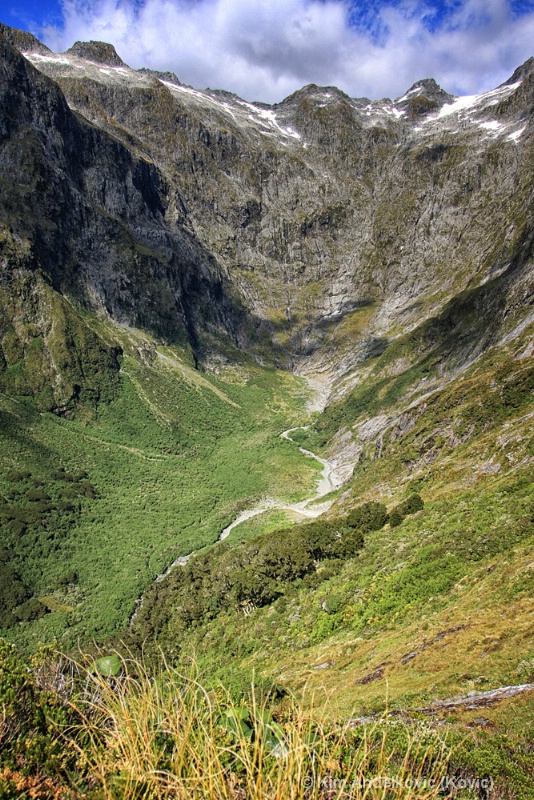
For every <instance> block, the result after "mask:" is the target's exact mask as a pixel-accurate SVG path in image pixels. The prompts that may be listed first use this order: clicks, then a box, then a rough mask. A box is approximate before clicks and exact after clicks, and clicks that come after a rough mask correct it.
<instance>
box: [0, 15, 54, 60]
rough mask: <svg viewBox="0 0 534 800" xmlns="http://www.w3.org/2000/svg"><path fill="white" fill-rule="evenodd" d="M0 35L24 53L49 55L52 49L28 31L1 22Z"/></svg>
mask: <svg viewBox="0 0 534 800" xmlns="http://www.w3.org/2000/svg"><path fill="white" fill-rule="evenodd" d="M0 36H2V37H3V38H4V39H5V40H6V41H7V42H9V44H10V45H11V46H12V47H15V48H16V49H17V50H19V51H20V52H22V53H29V52H31V53H41V54H42V55H47V54H48V53H51V52H52V51H51V50H50V49H49V48H48V47H47V46H46V45H45V44H43V43H42V42H40V41H39V39H37V37H36V36H34V35H33V34H32V33H28V31H19V30H18V29H17V28H10V27H9V25H4V23H3V22H0Z"/></svg>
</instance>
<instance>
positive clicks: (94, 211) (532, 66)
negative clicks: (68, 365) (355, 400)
mask: <svg viewBox="0 0 534 800" xmlns="http://www.w3.org/2000/svg"><path fill="white" fill-rule="evenodd" d="M0 33H2V35H3V36H2V37H0V43H1V50H2V60H3V64H4V69H3V73H2V89H1V91H2V115H1V120H2V133H1V136H2V139H1V145H0V146H1V150H0V153H1V155H0V180H2V186H3V191H2V208H1V212H0V213H1V221H2V228H3V231H4V232H3V237H4V244H3V268H4V275H5V276H9V275H12V274H13V270H15V269H18V270H19V271H20V269H21V268H22V267H24V268H25V269H27V270H28V274H31V275H32V276H33V277H32V280H35V276H36V275H37V274H42V275H43V276H44V279H45V281H48V282H49V285H50V286H51V287H52V288H53V290H55V291H56V292H57V293H58V294H59V296H60V297H61V298H71V299H73V298H74V299H75V300H76V301H77V302H79V303H81V305H82V307H86V308H87V307H89V308H92V309H97V310H98V311H99V312H100V313H102V314H104V315H109V316H110V317H111V318H113V319H114V320H116V321H117V322H119V323H123V324H127V325H135V326H139V327H144V328H146V329H148V330H151V331H152V332H154V333H155V334H156V335H159V336H166V337H169V338H172V339H173V340H175V341H182V342H184V343H188V345H189V346H190V348H191V349H192V352H193V353H194V357H195V359H197V360H198V359H200V360H204V361H207V362H209V357H210V354H211V353H213V352H214V350H216V349H217V348H218V347H219V349H220V344H219V345H217V343H216V342H217V341H219V342H226V343H227V344H228V345H231V346H232V347H236V346H237V347H239V348H241V349H245V350H246V351H247V352H249V353H251V354H254V355H255V356H256V357H257V358H262V359H266V360H268V361H274V362H275V363H277V364H279V365H281V366H289V367H290V368H292V369H295V370H297V371H304V372H308V373H311V372H323V373H325V374H327V375H332V374H334V375H337V376H339V375H340V374H342V373H344V372H347V371H349V370H351V369H353V368H355V367H357V365H358V364H360V363H362V362H365V360H366V359H368V358H369V357H371V356H373V355H377V354H379V353H380V352H382V351H383V350H384V348H385V347H386V346H387V345H388V343H390V342H391V341H393V340H394V339H396V338H397V337H398V336H399V335H400V334H403V333H406V332H407V331H409V330H411V329H413V328H415V327H417V326H418V325H420V324H421V323H422V322H423V321H424V320H425V319H436V320H439V318H440V315H443V314H445V316H447V314H448V310H447V309H448V304H449V303H450V302H451V301H453V299H454V298H458V297H460V298H461V297H462V293H464V292H466V291H468V292H474V291H477V287H483V286H484V285H485V284H486V283H487V282H488V281H494V280H496V279H497V278H498V277H499V276H501V275H502V276H505V280H506V286H507V288H506V296H507V313H506V314H502V315H501V316H499V314H497V315H496V316H495V315H491V322H492V323H493V324H498V325H499V326H501V327H502V328H503V333H504V332H505V330H506V329H507V325H509V322H510V320H508V322H506V321H505V317H508V309H514V313H513V314H512V316H513V320H514V324H515V325H517V324H519V323H520V322H521V319H523V318H525V316H526V315H527V314H528V313H529V303H530V302H531V296H530V294H529V290H528V286H529V285H530V279H529V275H530V268H531V263H532V261H531V260H532V230H533V225H532V221H533V220H532V217H533V204H532V192H533V184H532V162H533V136H532V133H533V128H534V124H533V86H534V59H530V60H529V61H527V62H526V63H525V64H524V65H523V66H522V67H520V68H519V69H518V70H517V71H516V73H515V74H514V75H513V76H512V77H511V78H510V80H509V81H507V82H506V83H504V84H503V85H502V86H500V87H498V88H497V89H495V90H493V91H491V92H487V93H485V94H482V95H479V96H473V97H467V98H465V97H464V98H455V97H453V96H451V95H450V94H448V93H447V92H446V91H444V90H443V89H441V88H440V87H439V86H438V85H437V84H436V83H435V81H433V80H431V79H425V80H421V81H419V82H418V83H416V84H414V86H413V87H411V88H410V89H409V90H408V91H407V92H406V94H405V95H404V96H402V97H399V98H397V99H396V100H394V101H392V100H389V99H385V100H381V101H378V102H372V101H369V100H367V99H352V98H349V97H348V96H346V95H345V94H343V93H342V92H340V91H339V90H338V89H336V88H335V87H326V88H325V87H318V86H315V85H310V86H306V87H304V88H303V89H301V90H300V91H298V92H296V93H295V94H293V95H291V96H290V97H288V98H287V99H285V100H284V101H283V102H281V103H279V104H276V105H273V106H267V105H265V104H261V103H247V102H245V101H243V100H241V99H240V98H238V97H236V96H235V95H232V94H229V93H227V92H224V91H213V90H205V91H198V90H196V89H193V88H191V87H189V86H184V85H183V84H182V83H181V82H180V81H179V80H178V78H177V77H176V76H174V75H172V74H169V73H165V74H162V73H156V72H153V71H149V70H138V71H136V70H132V69H130V68H129V67H128V66H127V65H126V64H124V62H123V61H122V60H121V59H120V57H119V56H118V55H117V53H116V52H115V50H114V48H113V47H111V46H110V45H106V44H103V43H99V42H90V43H79V42H78V43H76V44H75V45H74V46H73V47H72V48H71V49H70V50H69V51H68V52H67V53H63V54H60V55H56V54H54V53H52V52H50V51H49V50H48V49H47V48H45V47H44V46H43V45H42V44H40V43H39V42H37V40H35V39H34V38H33V37H31V36H30V35H28V34H21V33H20V32H14V31H12V30H11V29H9V28H6V27H2V29H1V30H0ZM16 48H18V50H17V49H16ZM6 279H7V278H5V277H4V279H3V280H4V282H5V280H6ZM503 280H504V278H503ZM526 287H527V288H526ZM27 291H30V292H31V291H32V290H31V289H28V290H27ZM481 292H482V294H481V295H480V296H483V295H484V291H483V290H482V289H481ZM484 296H491V293H489V294H488V292H486V293H485V295H484ZM499 296H500V295H499ZM529 297H530V299H529ZM485 307H488V308H489V306H485ZM19 317H20V315H19ZM11 318H12V319H18V317H17V315H16V314H15V316H14V315H13V313H12V314H11ZM17 324H18V328H17ZM21 324H22V323H21V319H19V322H18V323H15V322H14V323H13V326H14V328H15V329H16V331H17V332H16V338H17V341H18V342H19V345H18V347H19V350H24V348H26V349H27V348H28V346H29V342H28V341H26V342H25V341H24V336H23V334H22V333H21V330H20V327H21ZM43 324H45V323H43ZM41 328H42V325H41ZM437 329H439V325H437V324H436V330H437ZM10 330H11V329H10ZM42 333H43V331H41V332H40V334H39V335H41V334H42ZM44 333H45V337H44V338H45V340H46V331H44ZM5 335H6V334H5V332H4V337H5ZM10 335H11V336H12V337H13V336H15V334H13V332H11V333H10ZM45 344H46V341H45ZM3 350H4V361H5V362H6V363H7V364H8V365H9V364H10V363H11V361H12V358H13V357H12V356H9V353H7V354H6V348H5V347H3ZM19 355H20V353H19ZM110 357H111V356H110ZM10 359H11V361H10Z"/></svg>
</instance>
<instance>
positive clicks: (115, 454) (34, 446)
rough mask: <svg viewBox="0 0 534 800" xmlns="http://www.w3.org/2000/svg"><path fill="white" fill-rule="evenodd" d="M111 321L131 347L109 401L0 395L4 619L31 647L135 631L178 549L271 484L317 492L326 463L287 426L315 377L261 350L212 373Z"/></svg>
mask: <svg viewBox="0 0 534 800" xmlns="http://www.w3.org/2000/svg"><path fill="white" fill-rule="evenodd" d="M100 333H101V335H102V337H103V338H104V339H106V338H109V339H113V337H114V340H115V341H116V342H118V344H117V346H118V345H119V344H120V346H121V347H122V348H123V349H124V351H125V355H124V358H123V364H122V372H121V375H120V391H119V392H118V394H117V396H116V397H115V399H113V400H112V401H111V402H109V403H102V402H101V403H100V404H99V406H98V409H97V412H96V414H95V413H94V411H91V413H86V410H85V408H84V407H83V406H81V407H80V408H79V410H78V412H77V413H76V415H75V416H74V417H73V418H71V419H64V418H61V417H58V416H57V415H55V414H50V413H46V412H44V413H43V412H39V411H38V410H37V409H36V408H35V405H34V403H33V401H32V400H31V399H30V398H23V397H18V398H17V397H11V398H8V397H6V396H5V395H1V394H0V498H3V500H1V501H0V536H1V540H0V548H1V549H2V550H3V551H6V552H5V553H4V555H3V557H2V559H1V561H0V569H2V570H6V572H5V575H6V580H3V581H2V584H1V585H2V592H3V593H4V594H5V595H6V596H4V594H3V595H2V598H1V603H2V611H1V613H2V615H7V616H3V617H2V629H3V631H4V632H5V633H7V632H8V628H9V636H10V638H12V639H14V640H16V641H17V642H19V643H20V644H22V645H24V646H27V647H28V648H29V649H32V648H34V647H35V644H36V642H38V641H49V640H50V639H51V638H53V637H60V636H63V635H64V634H65V636H66V638H65V639H64V640H63V641H64V642H65V643H66V644H75V643H76V642H77V641H78V640H79V639H82V640H84V641H86V640H88V639H90V638H91V637H93V636H95V635H98V636H105V635H107V634H109V633H112V632H115V633H118V632H119V631H121V630H123V629H124V627H125V626H126V624H127V621H128V617H129V616H130V615H131V614H132V612H133V610H134V608H135V601H136V600H137V599H138V598H139V596H140V595H141V594H142V593H143V591H144V590H145V588H146V586H147V585H148V584H149V583H150V582H151V581H152V580H153V579H154V577H155V576H156V575H157V574H158V573H160V572H163V571H164V570H165V568H166V567H167V566H168V565H169V564H170V563H172V562H173V561H174V559H175V558H176V557H177V556H181V555H185V554H187V553H189V552H191V551H193V550H197V549H200V548H202V547H205V546H207V545H210V544H212V543H213V542H215V541H216V539H217V538H218V536H219V533H220V531H221V530H222V529H223V528H224V527H225V525H228V524H229V523H230V522H231V520H232V519H233V518H234V516H235V515H236V514H237V513H239V511H240V510H241V509H242V508H243V507H246V506H248V505H250V504H252V503H254V502H257V501H258V500H259V499H260V498H261V497H262V496H264V495H270V496H274V497H280V498H286V499H287V500H290V501H296V500H300V499H301V498H303V497H305V496H307V495H308V494H310V492H311V490H312V487H313V483H314V480H315V477H316V475H317V464H316V462H314V461H312V460H311V459H307V458H305V457H304V456H302V455H301V454H300V453H299V452H298V450H297V448H296V447H295V446H294V444H292V443H291V442H288V441H285V440H283V439H281V438H280V437H279V433H280V431H281V430H282V429H283V428H284V427H287V424H288V420H289V421H292V420H294V421H295V422H298V419H299V418H298V415H299V414H300V413H302V412H301V409H302V405H303V399H304V397H305V390H304V387H303V386H302V382H300V381H298V380H297V379H293V378H291V377H289V376H287V375H285V374H283V373H278V372H276V371H275V370H268V369H262V368H260V367H257V366H255V365H252V364H250V363H249V362H248V361H247V360H243V361H242V363H239V362H238V363H236V364H234V365H232V366H228V368H225V367H224V365H223V367H222V368H221V369H220V370H219V374H220V377H217V376H215V375H213V374H212V375H209V374H202V373H200V372H198V371H196V370H194V369H191V367H190V366H188V364H187V362H186V361H185V360H184V359H183V358H182V357H181V354H179V353H177V352H176V351H175V350H173V349H172V348H161V349H160V350H159V351H158V350H156V348H155V346H154V344H153V343H152V342H151V341H149V340H147V339H146V337H144V336H143V335H141V334H137V333H136V332H134V331H129V332H128V336H127V337H126V336H124V338H123V339H117V336H119V334H120V335H122V333H121V332H120V331H119V332H117V331H116V330H115V329H110V330H108V329H107V328H105V327H103V328H102V329H101V331H100ZM132 342H133V343H134V344H132ZM139 353H141V355H142V358H141V357H140V356H139ZM7 570H9V573H8V572H7ZM17 576H18V577H17ZM5 587H7V588H5ZM31 597H32V598H36V600H35V601H34V602H32V604H31V605H30V606H25V607H24V608H21V609H20V611H17V616H16V617H15V615H14V614H13V613H12V612H13V610H14V609H15V608H18V607H19V606H21V604H22V603H25V602H26V601H27V600H28V599H29V598H31ZM36 602H40V604H41V607H42V609H39V607H38V606H37V605H36ZM38 611H45V612H46V611H48V612H50V613H46V614H44V615H43V616H41V617H39V618H38V619H33V617H35V616H37V612H38ZM14 623H16V624H14Z"/></svg>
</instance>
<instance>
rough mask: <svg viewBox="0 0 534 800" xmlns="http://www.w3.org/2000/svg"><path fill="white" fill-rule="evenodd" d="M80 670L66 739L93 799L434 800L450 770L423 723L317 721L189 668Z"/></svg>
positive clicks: (130, 663)
mask: <svg viewBox="0 0 534 800" xmlns="http://www.w3.org/2000/svg"><path fill="white" fill-rule="evenodd" d="M86 674H87V679H86V683H85V689H84V692H83V696H82V697H80V698H78V700H76V701H74V700H73V701H72V704H73V708H74V709H75V711H76V713H77V715H78V716H79V718H80V719H81V723H80V726H79V728H78V729H74V733H73V734H72V733H71V734H70V736H71V742H70V743H71V744H72V738H73V741H74V744H75V746H76V747H77V748H78V750H79V754H80V763H81V764H83V772H85V774H86V775H87V776H88V781H89V785H92V786H93V790H92V791H93V793H94V794H91V795H90V796H95V797H102V798H106V800H108V799H109V800H117V799H118V798H121V800H134V798H135V800H138V798H146V800H148V799H149V798H150V800H152V799H153V800H156V799H157V800H159V799H160V798H162V799H163V798H165V799H167V798H173V799H176V798H177V799H181V798H184V800H185V798H199V800H200V799H202V800H205V799H206V798H210V800H211V798H213V800H219V798H220V799H221V800H223V799H224V800H234V799H235V800H247V799H248V798H265V800H289V799H291V800H293V799H294V800H298V798H306V799H308V798H309V800H313V798H317V799H319V798H329V800H337V799H338V798H339V799H340V800H341V798H349V797H350V798H353V799H354V800H360V798H361V800H363V799H364V798H368V799H369V800H371V799H372V798H385V797H388V798H403V800H412V798H413V799H414V800H415V798H418V800H431V799H432V798H437V797H438V796H439V791H440V790H439V786H440V782H441V780H442V779H443V778H444V776H446V774H447V763H448V759H449V757H450V752H449V748H448V746H447V744H446V742H445V741H443V740H442V739H441V738H440V737H439V736H438V735H437V733H436V732H432V731H430V730H429V729H428V728H427V727H426V728H424V727H422V726H419V727H418V726H415V725H414V726H413V727H411V728H408V727H406V726H405V725H404V724H403V723H401V722H400V721H399V722H393V721H389V720H388V719H387V718H383V719H379V720H376V721H374V722H372V723H371V724H369V725H361V726H357V727H350V725H348V724H344V725H338V726H336V725H331V724H330V725H326V724H325V725H322V724H321V723H320V722H318V721H316V720H315V721H314V720H312V719H311V718H310V716H309V715H308V714H306V712H305V711H304V708H303V705H301V704H299V703H297V702H296V701H294V700H289V701H287V700H286V701H284V702H283V703H282V704H281V705H280V704H279V706H278V709H277V710H275V711H271V710H270V709H269V707H268V706H269V704H270V700H269V698H268V697H267V698H265V697H261V695H259V693H258V692H257V691H255V689H254V687H253V686H252V687H251V690H250V693H249V696H248V697H247V699H246V702H241V703H236V702H235V701H233V700H232V699H231V697H230V695H229V694H228V693H227V692H226V690H224V689H223V688H221V689H219V690H214V691H206V690H205V689H204V688H203V686H202V684H201V682H200V681H199V677H198V674H197V671H196V669H195V667H194V666H192V667H191V668H190V669H189V670H188V672H187V673H186V674H184V673H183V672H179V671H177V670H175V669H173V668H170V667H169V666H168V665H163V668H162V670H161V671H159V672H158V674H157V676H156V677H152V676H151V675H150V674H149V673H148V671H147V669H145V667H144V665H143V664H142V663H140V662H139V661H135V660H133V659H132V660H127V661H123V674H122V675H121V676H119V677H117V678H115V679H110V678H106V677H103V676H101V675H98V674H97V673H95V672H90V671H88V672H87V673H86ZM81 742H83V744H80V743H81Z"/></svg>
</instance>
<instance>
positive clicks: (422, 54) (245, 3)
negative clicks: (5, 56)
mask: <svg viewBox="0 0 534 800" xmlns="http://www.w3.org/2000/svg"><path fill="white" fill-rule="evenodd" d="M371 8H373V13H372V14H371V15H370V13H369V11H370V9H371ZM437 12H439V15H440V17H442V18H440V20H439V24H437V23H436V22H435V20H436V14H437ZM444 12H446V13H444ZM39 33H40V35H41V38H42V39H43V40H44V41H45V42H46V44H48V45H49V47H51V48H52V49H53V50H55V51H56V52H60V51H63V50H66V49H67V48H68V47H70V46H71V45H72V44H73V43H74V42H75V41H77V40H82V41H83V40H88V39H97V40H103V41H106V42H111V43H112V44H114V45H115V47H116V49H117V52H118V53H119V55H120V56H121V57H122V58H123V59H124V60H125V61H126V62H127V63H129V64H130V65H131V66H133V67H137V68H138V67H141V66H146V67H151V68H153V69H160V70H171V71H173V72H175V73H176V74H177V75H178V77H179V78H180V79H181V80H182V81H183V82H185V83H188V84H191V85H192V86H195V87H197V88H205V87H207V86H209V87H211V88H223V89H227V90H229V91H233V92H236V93H237V94H239V95H240V96H241V97H244V98H245V99H247V100H263V101H266V102H276V101H279V100H281V99H283V97H285V96H287V95H288V94H290V93H291V92H293V91H295V90H296V89H299V88H300V87H301V86H303V85H304V84H306V83H317V84H320V85H336V86H338V87H339V88H340V89H343V90H344V91H345V92H347V93H348V94H349V95H351V96H352V97H362V96H367V97H371V98H373V99H376V98H380V97H384V96H389V97H395V96H399V95H400V94H402V93H403V92H404V91H405V90H406V89H407V88H408V87H409V86H410V85H411V84H412V83H414V82H415V81H416V80H418V79H420V78H424V77H434V78H436V80H437V81H438V82H439V83H440V84H441V85H442V86H443V87H444V88H445V89H447V90H448V91H451V92H454V93H456V94H469V93H473V92H477V91H482V90H484V89H489V88H492V87H493V86H495V85H497V84H498V83H500V82H502V81H503V80H505V79H506V78H507V77H508V76H509V74H511V72H512V71H513V70H514V69H515V67H516V66H518V65H519V64H520V63H522V61H524V60H525V59H526V58H528V57H529V56H530V55H531V54H532V53H531V46H532V44H531V43H532V42H533V41H534V10H532V9H531V10H530V11H528V10H527V11H525V12H524V13H522V14H521V15H519V14H514V12H513V8H512V5H511V2H510V0H441V2H440V3H438V4H436V2H435V0H426V2H425V0H375V2H374V7H373V6H371V3H370V0H255V2H254V3H252V2H251V1H250V0H63V22H62V25H61V26H48V27H46V28H44V29H43V30H41V31H40V32H39Z"/></svg>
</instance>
